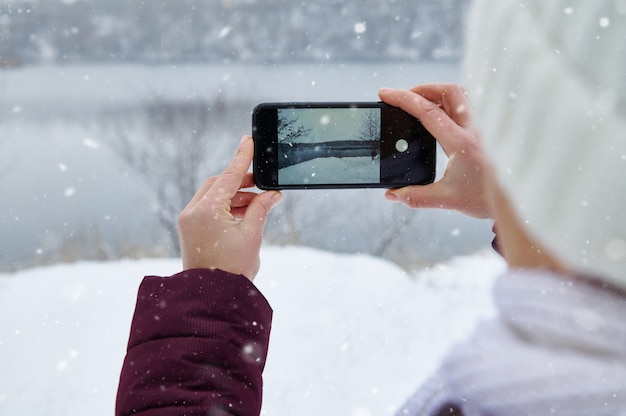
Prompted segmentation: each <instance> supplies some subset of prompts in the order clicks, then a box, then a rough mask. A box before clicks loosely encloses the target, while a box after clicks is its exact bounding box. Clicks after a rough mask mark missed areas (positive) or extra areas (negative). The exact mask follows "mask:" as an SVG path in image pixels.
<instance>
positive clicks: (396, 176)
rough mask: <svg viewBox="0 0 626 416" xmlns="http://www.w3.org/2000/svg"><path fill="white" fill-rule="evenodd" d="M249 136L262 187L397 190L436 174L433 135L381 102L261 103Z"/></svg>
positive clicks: (426, 181) (256, 110)
mask: <svg viewBox="0 0 626 416" xmlns="http://www.w3.org/2000/svg"><path fill="white" fill-rule="evenodd" d="M252 137H253V139H254V161H253V170H254V178H255V182H256V185H257V187H258V188H260V189H320V188H322V189H333V188H397V187H402V186H407V185H424V184H428V183H431V182H432V181H433V180H434V179H435V162H436V143H435V138H434V137H433V136H432V135H431V134H430V133H429V132H428V131H427V130H426V128H424V126H423V125H422V124H421V123H420V121H419V120H418V119H416V118H415V117H413V116H411V115H410V114H408V113H406V112H405V111H403V110H401V109H400V108H397V107H393V106H390V105H388V104H385V103H380V102H356V103H347V102H346V103H340V102H336V103H321V102H317V103H314V102H310V103H263V104H259V105H258V106H256V107H255V108H254V111H253V113H252Z"/></svg>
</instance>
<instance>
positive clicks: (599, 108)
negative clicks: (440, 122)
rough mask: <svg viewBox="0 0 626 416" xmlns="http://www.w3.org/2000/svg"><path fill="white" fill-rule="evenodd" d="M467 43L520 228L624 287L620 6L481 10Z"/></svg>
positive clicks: (551, 3)
mask: <svg viewBox="0 0 626 416" xmlns="http://www.w3.org/2000/svg"><path fill="white" fill-rule="evenodd" d="M467 33H468V44H467V49H466V54H467V61H466V72H467V76H468V78H467V80H466V81H465V83H466V84H467V86H468V90H469V93H470V98H471V101H472V103H473V104H474V107H475V115H476V121H477V124H478V127H479V128H480V129H481V130H482V132H483V137H484V142H485V148H486V151H487V154H488V156H489V159H490V160H491V161H492V162H493V164H494V165H495V169H496V172H497V177H498V181H499V182H500V183H501V185H502V186H503V188H504V190H505V192H506V193H507V194H508V196H509V198H510V199H511V201H512V202H513V206H514V208H515V209H516V211H517V214H518V216H519V218H520V220H521V221H522V222H523V223H524V224H525V226H526V227H527V228H528V230H529V231H530V232H531V234H533V235H534V237H535V238H536V239H537V240H539V241H541V242H542V243H543V245H544V246H545V247H546V248H548V249H549V250H550V251H551V252H552V253H554V254H556V255H557V257H559V258H560V259H561V260H562V261H564V262H565V263H566V264H568V265H570V266H571V267H573V268H574V269H575V270H577V271H579V272H581V273H587V274H590V275H593V276H597V277H598V278H599V279H603V280H605V281H608V282H611V283H612V284H615V285H618V286H620V287H622V288H626V215H625V213H626V2H624V1H616V0H593V1H590V0H578V1H576V0H524V1H518V0H498V1H490V0H478V1H476V2H475V5H474V8H473V9H472V12H471V13H470V17H469V27H468V31H467Z"/></svg>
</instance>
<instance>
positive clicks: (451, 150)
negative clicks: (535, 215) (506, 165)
mask: <svg viewBox="0 0 626 416" xmlns="http://www.w3.org/2000/svg"><path fill="white" fill-rule="evenodd" d="M379 96H380V98H381V100H382V101H384V102H385V103H387V104H390V105H393V106H395V107H400V108H402V109H403V110H404V111H406V112H407V113H409V114H411V115H413V116H415V117H416V118H418V119H419V120H420V121H421V123H422V124H423V125H424V127H426V129H427V130H428V131H429V132H430V133H431V134H432V135H433V136H434V137H435V138H436V139H437V141H438V142H439V144H440V145H441V147H442V148H443V151H444V152H445V154H446V155H447V156H448V165H447V167H446V170H445V173H444V175H443V177H442V178H441V179H440V180H439V181H437V182H434V183H432V184H429V185H414V186H406V187H403V188H397V189H389V190H387V192H386V193H385V197H386V198H387V200H390V201H399V202H402V203H404V204H406V205H408V206H410V207H412V208H444V209H454V210H457V211H460V212H462V213H464V214H467V215H469V216H472V217H476V218H489V217H491V214H490V212H489V207H488V204H487V198H486V195H485V192H486V189H485V183H484V180H483V173H484V171H485V167H486V166H485V163H486V162H485V158H484V155H483V151H482V148H481V144H480V135H479V133H478V131H477V130H476V129H475V128H474V127H473V125H472V118H471V113H470V106H469V101H468V100H467V97H466V93H465V90H464V89H463V88H462V87H460V86H459V85H456V84H439V83H433V84H424V85H419V86H417V87H414V88H412V89H411V90H408V91H406V90H394V89H389V88H382V89H381V90H380V91H379Z"/></svg>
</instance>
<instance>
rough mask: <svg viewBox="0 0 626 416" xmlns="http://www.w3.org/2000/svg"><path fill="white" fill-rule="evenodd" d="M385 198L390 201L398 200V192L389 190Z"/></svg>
mask: <svg viewBox="0 0 626 416" xmlns="http://www.w3.org/2000/svg"><path fill="white" fill-rule="evenodd" d="M385 199H386V200H387V201H390V202H398V196H397V195H396V194H393V193H391V192H387V193H386V194H385Z"/></svg>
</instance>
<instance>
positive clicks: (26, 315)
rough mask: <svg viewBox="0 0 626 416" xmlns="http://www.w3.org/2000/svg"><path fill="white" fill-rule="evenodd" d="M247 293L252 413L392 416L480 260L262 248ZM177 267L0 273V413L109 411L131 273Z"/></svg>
mask: <svg viewBox="0 0 626 416" xmlns="http://www.w3.org/2000/svg"><path fill="white" fill-rule="evenodd" d="M262 259H263V264H262V268H261V273H260V274H259V276H258V277H257V279H256V280H255V283H256V284H257V285H258V286H259V288H260V289H261V290H262V291H263V293H264V294H265V296H266V297H267V298H268V300H269V301H270V303H271V304H272V306H273V308H274V311H275V312H274V324H273V327H274V329H273V332H272V338H271V348H270V355H269V358H268V363H267V367H266V372H265V399H264V406H263V414H264V415H272V416H273V415H303V416H306V415H319V414H338V415H339V414H341V415H354V416H357V415H358V416H366V415H385V414H392V413H393V411H394V409H396V408H397V407H398V406H399V405H400V404H401V403H402V401H403V399H404V398H405V397H406V396H407V395H408V394H409V393H410V392H411V391H413V390H414V389H415V388H416V387H417V386H418V385H419V383H420V382H421V381H422V380H423V379H424V378H425V377H426V376H427V375H428V373H429V372H431V371H432V370H433V369H434V368H435V367H436V365H437V363H438V362H439V360H440V359H441V357H442V355H443V353H444V352H445V350H446V349H447V348H448V347H449V345H450V344H451V343H452V342H454V341H455V340H457V339H459V338H460V337H462V336H463V335H464V334H466V333H467V332H468V331H469V330H470V329H471V327H472V326H473V324H474V323H475V321H476V319H478V318H479V317H481V316H487V315H490V314H491V313H492V305H491V303H490V300H489V290H490V287H491V282H492V280H493V277H494V275H496V274H497V273H498V272H499V271H500V270H501V268H502V262H501V260H500V259H499V258H498V257H497V256H496V255H492V254H481V255H476V256H472V257H463V258H458V259H456V260H454V261H452V262H449V263H446V264H444V265H440V266H437V267H434V268H431V269H429V270H424V271H419V272H416V273H415V274H410V275H407V274H406V273H405V272H403V271H402V270H401V269H398V268H397V267H395V266H394V265H392V264H391V263H388V262H385V261H382V260H379V259H375V258H371V257H368V256H359V255H336V254H332V253H328V252H321V251H316V250H312V249H304V248H277V247H268V248H265V249H264V250H263V253H262ZM179 267H180V261H179V260H178V259H167V260H140V261H120V262H111V263H79V264H73V265H55V266H51V267H46V268H39V269H32V270H27V271H23V272H20V273H17V274H13V275H7V274H4V275H0V316H2V319H1V320H0V414H7V415H18V414H28V415H48V416H50V415H52V416H54V415H83V414H91V415H111V414H112V413H113V408H114V401H115V391H116V387H117V378H118V375H119V370H120V367H121V363H122V359H123V356H124V350H125V344H126V340H127V335H128V328H129V324H130V319H131V316H132V311H133V307H134V302H135V294H136V290H137V287H138V285H139V282H140V280H141V277H142V276H143V275H145V274H162V275H168V274H172V273H175V272H177V271H178V270H179Z"/></svg>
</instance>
